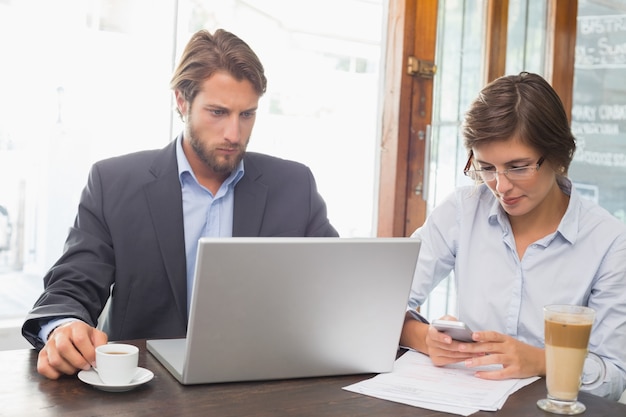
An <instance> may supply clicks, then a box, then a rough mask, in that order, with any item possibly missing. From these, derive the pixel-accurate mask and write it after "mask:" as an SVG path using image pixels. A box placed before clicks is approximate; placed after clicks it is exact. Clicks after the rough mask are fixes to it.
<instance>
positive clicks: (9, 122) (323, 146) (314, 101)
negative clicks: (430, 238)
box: [0, 0, 386, 349]
mask: <svg viewBox="0 0 626 417" xmlns="http://www.w3.org/2000/svg"><path fill="white" fill-rule="evenodd" d="M351 16H358V19H350V17H351ZM349 19H350V22H351V23H350V25H345V21H346V20H349ZM320 22H323V24H320ZM384 22H386V19H385V7H384V6H383V2H382V0H341V1H334V0H333V1H331V0H323V1H318V2H306V3H302V2H287V1H281V0H247V1H246V0H230V1H223V2H204V1H199V0H178V1H176V0H162V1H159V2H154V1H152V0H55V1H54V2H50V1H49V0H13V1H10V2H0V56H2V57H3V62H10V63H11V65H2V66H1V67H0V91H2V94H0V175H1V176H2V181H0V330H2V329H3V328H4V329H7V328H8V329H10V330H11V334H10V335H7V336H5V333H4V332H0V349H3V348H10V347H13V346H14V345H15V343H18V344H19V346H22V344H21V343H25V342H24V341H23V340H21V337H20V336H19V334H18V333H19V327H20V326H21V324H22V320H23V317H24V315H25V314H26V312H27V311H28V310H29V309H30V307H31V306H32V304H33V303H34V302H35V300H36V298H37V297H38V296H39V294H40V293H41V291H42V280H41V279H42V277H43V275H44V274H45V272H46V271H47V270H48V269H49V268H50V266H52V264H53V263H54V262H55V261H56V259H57V258H58V257H59V255H60V254H61V252H62V249H63V243H64V240H65V237H66V235H67V230H68V227H70V226H71V225H72V223H73V221H74V215H75V213H76V207H77V203H78V199H79V196H80V192H81V190H82V188H83V187H84V185H85V182H86V179H87V173H88V170H89V167H90V166H91V164H92V163H93V162H95V161H97V160H99V159H102V158H106V157H110V156H115V155H119V154H123V153H128V152H131V151H135V150H139V149H146V148H161V147H163V146H165V145H166V144H167V143H168V142H169V141H170V140H171V139H172V138H173V137H175V136H176V135H177V134H178V133H179V131H180V128H181V126H180V122H179V120H178V117H177V116H176V115H175V113H174V112H173V111H172V110H173V102H172V97H171V91H170V90H169V79H170V76H171V73H172V69H173V68H174V65H175V61H176V59H177V58H178V57H179V55H180V52H181V51H182V49H181V48H182V47H183V46H184V45H185V44H186V42H187V40H188V39H189V37H190V35H191V34H192V33H193V32H195V31H197V30H198V29H201V28H206V29H209V30H211V31H213V30H215V29H217V28H220V27H222V28H224V29H227V30H230V31H232V32H234V33H235V34H237V35H238V36H240V37H241V38H242V39H244V40H245V41H246V42H248V43H249V44H250V46H251V47H252V48H253V49H254V50H255V51H256V52H257V54H258V55H259V57H260V58H261V61H262V62H263V64H264V65H265V68H266V75H267V77H268V90H267V93H266V95H265V96H264V97H263V98H262V99H261V102H260V105H261V108H260V109H259V111H258V118H257V123H256V126H255V129H254V132H253V136H252V139H251V142H250V146H249V149H250V150H254V151H260V152H266V153H270V154H273V155H276V156H280V157H284V158H289V159H295V160H298V161H301V162H303V163H305V164H307V165H308V166H309V167H311V169H312V170H313V173H314V174H315V176H316V179H317V182H318V187H319V190H320V192H321V193H322V195H323V196H324V198H325V200H326V202H327V204H328V210H329V217H330V220H331V222H332V223H333V225H335V227H336V228H337V229H338V230H339V232H340V234H341V235H342V236H345V237H350V236H374V235H375V234H376V231H375V230H374V225H375V224H376V223H375V221H374V217H375V213H374V207H376V198H377V196H376V190H377V184H376V178H377V174H376V169H377V155H378V153H377V148H378V146H377V144H378V136H379V134H378V130H379V129H378V120H379V107H378V98H379V84H380V78H381V75H380V70H381V68H380V62H381V55H382V51H381V45H382V44H383V39H382V38H383V34H384V33H385V29H384V27H383V24H384ZM14 336H15V337H16V338H17V339H18V341H15V338H13V339H10V338H11V337H14Z"/></svg>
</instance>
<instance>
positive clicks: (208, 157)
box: [187, 127, 246, 174]
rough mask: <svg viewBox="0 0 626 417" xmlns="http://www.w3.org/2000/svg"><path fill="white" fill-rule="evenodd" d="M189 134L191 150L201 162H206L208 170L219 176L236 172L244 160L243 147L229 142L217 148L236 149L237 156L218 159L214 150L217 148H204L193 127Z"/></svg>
mask: <svg viewBox="0 0 626 417" xmlns="http://www.w3.org/2000/svg"><path fill="white" fill-rule="evenodd" d="M187 132H188V135H187V136H188V138H189V144H190V145H191V148H192V149H193V151H194V152H195V153H196V155H197V156H198V158H200V160H201V161H202V162H204V164H205V165H206V166H207V167H208V168H210V169H211V170H213V172H215V173H217V174H229V173H231V172H232V171H234V170H235V168H237V165H239V162H241V160H242V159H243V155H244V153H245V151H246V149H245V147H242V146H241V145H237V144H232V143H230V142H228V141H226V142H224V143H222V144H220V145H219V146H217V147H221V148H228V149H236V150H237V154H235V155H226V156H224V157H218V156H217V155H216V153H215V150H214V148H215V147H214V148H213V149H210V148H206V147H204V146H203V144H202V142H201V141H200V139H198V135H196V132H195V130H194V129H193V128H192V127H190V128H189V129H188V131H187Z"/></svg>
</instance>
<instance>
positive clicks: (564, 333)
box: [537, 305, 606, 415]
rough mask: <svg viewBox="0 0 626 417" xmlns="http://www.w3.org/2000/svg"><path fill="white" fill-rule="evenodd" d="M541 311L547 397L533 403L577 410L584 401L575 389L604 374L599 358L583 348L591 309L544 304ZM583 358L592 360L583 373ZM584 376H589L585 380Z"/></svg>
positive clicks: (556, 410)
mask: <svg viewBox="0 0 626 417" xmlns="http://www.w3.org/2000/svg"><path fill="white" fill-rule="evenodd" d="M543 314H544V322H545V352H546V386H547V389H548V398H544V399H541V400H539V401H538V402H537V406H539V408H541V409H542V410H544V411H548V412H551V413H555V414H566V415H574V414H580V413H582V412H583V411H585V405H584V404H582V403H581V402H580V401H578V391H579V390H580V389H581V388H582V389H585V390H589V389H593V388H596V387H598V386H599V385H600V384H602V381H603V380H604V376H605V374H606V367H605V365H604V362H603V361H602V359H600V357H599V356H597V355H596V354H594V353H592V352H589V351H588V349H587V347H588V345H589V336H590V334H591V326H592V325H593V320H594V318H595V311H594V310H593V309H591V308H589V307H582V306H575V305H550V306H546V307H544V309H543ZM587 360H589V361H593V362H595V363H596V365H597V366H591V367H589V368H593V370H594V372H591V373H589V372H584V373H583V369H584V368H585V362H586V361H587ZM583 375H584V378H583ZM587 377H590V379H589V380H585V379H586V378H587Z"/></svg>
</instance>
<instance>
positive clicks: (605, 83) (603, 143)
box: [569, 0, 626, 222]
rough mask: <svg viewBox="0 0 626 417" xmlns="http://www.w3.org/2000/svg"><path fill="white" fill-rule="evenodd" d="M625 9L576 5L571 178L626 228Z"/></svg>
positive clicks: (608, 3) (615, 4)
mask: <svg viewBox="0 0 626 417" xmlns="http://www.w3.org/2000/svg"><path fill="white" fill-rule="evenodd" d="M625 13H626V8H625V7H624V4H623V2H619V1H606V2H602V3H599V2H595V1H588V0H579V1H578V23H577V36H576V63H575V72H574V91H573V106H572V130H573V132H574V136H576V139H577V145H578V146H577V150H576V154H575V155H574V161H573V162H572V165H571V167H570V172H569V174H570V177H571V178H572V180H573V181H574V184H575V185H576V187H577V188H578V190H579V191H580V192H581V193H582V194H583V195H585V196H586V197H588V198H590V199H592V200H594V201H596V202H598V203H599V204H600V205H601V206H603V207H604V208H606V209H607V210H608V211H609V212H611V213H612V214H613V215H614V216H616V217H617V218H619V219H621V220H622V221H624V222H626V184H625V183H624V176H625V175H626V82H624V80H625V79H626V14H625Z"/></svg>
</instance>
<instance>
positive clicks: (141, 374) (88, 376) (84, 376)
mask: <svg viewBox="0 0 626 417" xmlns="http://www.w3.org/2000/svg"><path fill="white" fill-rule="evenodd" d="M152 378H154V374H153V373H152V371H150V370H149V369H145V368H138V369H137V373H136V374H135V377H134V378H133V380H132V381H130V382H129V383H128V384H124V385H107V384H105V383H104V382H102V380H101V379H100V376H99V375H98V373H97V372H96V371H94V370H93V369H90V370H88V371H80V372H79V373H78V379H80V380H81V381H83V382H84V383H86V384H89V385H91V386H93V387H95V388H98V389H99V390H102V391H108V392H123V391H130V390H131V389H134V388H136V387H138V386H139V385H143V384H145V383H146V382H148V381H150V380H151V379H152Z"/></svg>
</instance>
